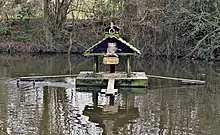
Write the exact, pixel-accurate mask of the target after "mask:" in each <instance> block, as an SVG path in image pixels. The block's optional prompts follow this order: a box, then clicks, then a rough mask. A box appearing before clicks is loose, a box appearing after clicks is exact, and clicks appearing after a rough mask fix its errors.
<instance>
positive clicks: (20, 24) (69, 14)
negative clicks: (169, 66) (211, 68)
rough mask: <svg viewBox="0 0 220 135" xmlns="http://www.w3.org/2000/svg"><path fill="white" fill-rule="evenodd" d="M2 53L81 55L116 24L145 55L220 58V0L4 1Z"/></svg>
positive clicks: (0, 33)
mask: <svg viewBox="0 0 220 135" xmlns="http://www.w3.org/2000/svg"><path fill="white" fill-rule="evenodd" d="M0 20H1V21H0V51H1V52H10V53H13V52H43V53H45V52H65V53H66V52H68V53H74V52H78V53H81V52H83V51H84V50H85V49H87V48H88V47H89V46H91V45H93V44H94V43H96V42H97V41H99V40H101V39H102V38H103V29H104V27H106V26H107V25H109V24H110V22H111V21H113V22H115V24H116V25H118V26H119V27H120V28H121V29H122V32H121V35H122V38H124V39H125V40H127V41H128V42H130V43H131V44H133V45H135V46H136V47H137V48H139V49H140V50H141V52H142V56H166V57H184V58H197V59H198V58H199V59H205V60H210V59H218V57H219V55H220V53H219V52H220V50H219V43H220V42H219V41H220V33H219V31H220V1H218V0H209V1H207V0H176V1H173V0H160V1H155V0H138V1H137V0H1V1H0Z"/></svg>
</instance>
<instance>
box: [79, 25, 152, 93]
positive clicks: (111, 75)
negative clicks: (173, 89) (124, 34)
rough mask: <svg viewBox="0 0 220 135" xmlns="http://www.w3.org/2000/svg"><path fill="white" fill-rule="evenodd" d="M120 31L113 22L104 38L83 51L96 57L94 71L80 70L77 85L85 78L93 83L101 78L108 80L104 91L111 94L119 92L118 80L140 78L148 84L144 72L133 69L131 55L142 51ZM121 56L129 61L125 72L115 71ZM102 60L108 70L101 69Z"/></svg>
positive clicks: (136, 54)
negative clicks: (121, 35)
mask: <svg viewBox="0 0 220 135" xmlns="http://www.w3.org/2000/svg"><path fill="white" fill-rule="evenodd" d="M119 33H120V29H119V27H117V26H115V25H114V24H113V23H111V24H110V26H109V27H107V28H105V33H104V38H103V39H102V40H101V41H99V42H98V43H96V44H94V45H93V46H91V47H90V48H88V49H87V50H86V51H85V52H84V53H83V55H84V56H88V57H93V58H94V63H93V71H86V72H80V74H79V75H78V76H77V78H76V84H77V85H79V84H81V83H82V82H83V80H84V81H85V80H86V81H85V82H88V80H92V83H95V82H96V81H95V80H99V81H100V80H101V82H103V81H105V80H108V84H107V91H106V90H104V91H105V93H106V94H108V93H109V94H111V93H114V92H115V93H116V92H117V90H116V89H114V87H115V86H116V85H117V84H121V83H117V82H122V84H125V83H124V82H127V81H129V82H130V81H132V82H136V81H137V80H138V81H139V82H140V81H144V85H146V84H147V79H148V78H147V76H146V74H145V73H144V72H132V69H131V56H138V55H140V51H139V50H138V49H137V48H135V47H134V46H133V45H131V44H130V43H128V42H127V41H125V40H123V39H122V38H121V37H120V35H119ZM120 56H124V57H125V58H126V61H127V62H126V65H125V67H126V71H125V72H122V71H115V66H116V65H117V64H119V61H120V60H119V58H120ZM100 60H102V61H103V64H104V65H106V66H108V67H109V70H108V71H105V72H103V71H99V66H100V65H99V64H100V62H99V61H100ZM122 80H123V81H122ZM134 80H135V81H134ZM79 82H80V83H79ZM115 82H116V85H115ZM129 84H130V83H129ZM139 84H140V83H132V85H138V86H139ZM105 85H106V84H105ZM108 90H110V91H108Z"/></svg>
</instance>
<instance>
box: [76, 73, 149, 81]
mask: <svg viewBox="0 0 220 135" xmlns="http://www.w3.org/2000/svg"><path fill="white" fill-rule="evenodd" d="M110 78H114V79H115V80H147V79H148V77H147V76H146V74H145V72H132V73H131V76H130V77H128V76H127V73H125V72H116V73H106V72H100V73H97V74H93V72H90V71H87V72H80V74H79V75H78V76H77V77H76V80H108V79H110Z"/></svg>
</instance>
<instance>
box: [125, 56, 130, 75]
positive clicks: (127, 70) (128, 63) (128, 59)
mask: <svg viewBox="0 0 220 135" xmlns="http://www.w3.org/2000/svg"><path fill="white" fill-rule="evenodd" d="M126 73H127V76H128V77H129V76H131V56H127V69H126Z"/></svg>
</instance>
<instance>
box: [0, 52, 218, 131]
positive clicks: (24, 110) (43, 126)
mask: <svg viewBox="0 0 220 135" xmlns="http://www.w3.org/2000/svg"><path fill="white" fill-rule="evenodd" d="M219 67H220V64H218V63H204V62H194V63H193V62H189V61H178V60H172V61H170V60H162V59H156V58H151V59H147V60H142V61H141V62H140V61H134V62H133V68H134V70H135V71H143V70H144V71H145V72H146V73H147V74H153V75H165V76H172V77H184V78H193V79H196V78H201V79H206V80H207V85H206V86H196V87H195V86H181V87H177V85H176V84H175V83H174V82H170V81H164V80H150V82H151V85H150V88H146V89H137V88H136V89H134V88H133V89H132V88H126V89H122V88H121V89H119V91H120V93H119V94H118V95H117V96H116V97H115V99H114V105H109V102H110V100H111V99H109V97H105V96H104V95H102V94H100V93H99V90H100V89H101V88H84V89H78V88H77V89H75V87H73V86H72V85H67V84H66V83H57V82H56V83H55V82H54V83H46V84H44V85H42V84H40V83H36V86H35V87H33V86H32V83H26V84H21V85H20V87H19V88H17V86H16V83H15V81H12V80H11V79H12V78H13V77H17V76H27V75H55V74H70V73H71V74H75V73H79V72H80V71H86V70H91V69H92V60H89V59H85V58H83V57H81V56H79V55H73V56H71V58H68V57H67V56H65V55H62V56H27V55H25V56H0V135H8V134H10V135H99V134H103V135H105V134H106V135H118V134H119V135H120V134H122V135H127V134H128V135H219V134H220V128H219V127H220V81H219V78H220V75H219V73H218V72H219V71H220V70H218V69H219ZM101 68H102V69H103V70H107V69H106V67H101ZM117 69H118V70H124V68H123V62H122V64H121V66H119V67H117ZM202 74H206V76H203V75H202ZM52 84H53V86H52ZM47 85H48V86H47ZM171 86H173V87H171ZM178 86H179V85H178Z"/></svg>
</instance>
